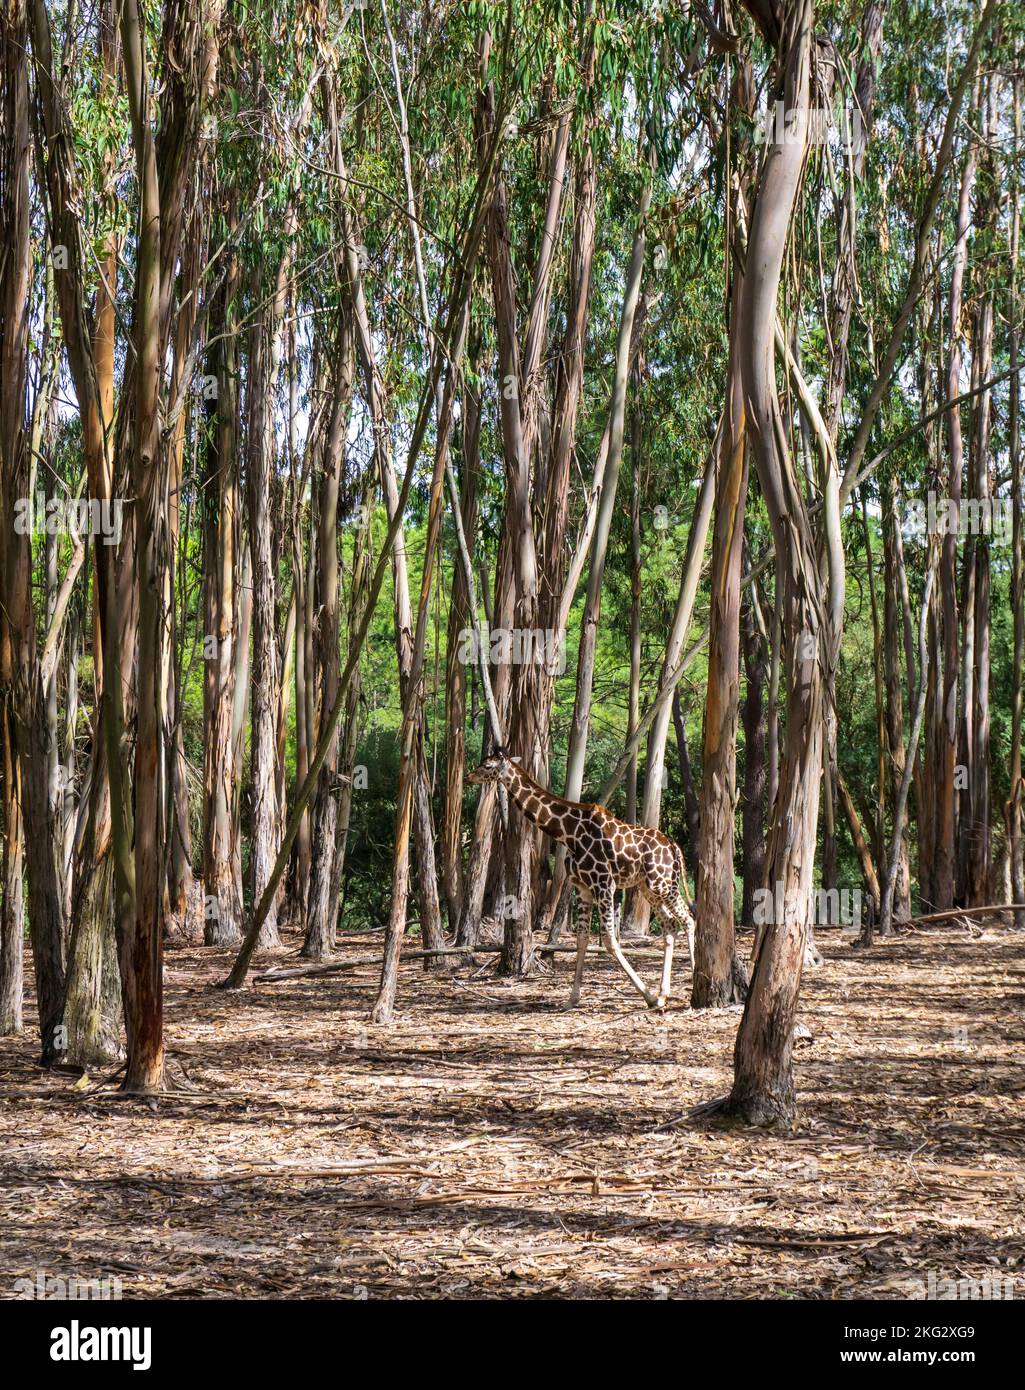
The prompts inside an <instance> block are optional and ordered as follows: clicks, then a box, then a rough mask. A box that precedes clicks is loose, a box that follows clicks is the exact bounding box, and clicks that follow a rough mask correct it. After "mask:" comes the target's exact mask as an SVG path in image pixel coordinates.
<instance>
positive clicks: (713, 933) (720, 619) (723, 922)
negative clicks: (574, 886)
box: [691, 275, 748, 1009]
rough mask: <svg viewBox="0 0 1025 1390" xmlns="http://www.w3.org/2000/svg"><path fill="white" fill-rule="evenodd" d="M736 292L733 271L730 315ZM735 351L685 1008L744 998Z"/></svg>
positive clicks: (715, 540) (715, 561)
mask: <svg viewBox="0 0 1025 1390" xmlns="http://www.w3.org/2000/svg"><path fill="white" fill-rule="evenodd" d="M742 296H743V277H742V276H740V275H738V276H737V277H736V279H735V281H734V284H733V289H732V294H731V314H730V318H731V321H734V320H735V319H736V318H737V315H738V312H739V306H740V302H741V298H742ZM739 356H740V349H739V345H738V343H737V341H736V339H733V341H732V342H731V350H730V366H729V373H728V377H727V383H728V384H727V402H726V410H725V412H724V416H723V428H722V432H721V435H720V441H719V467H718V470H717V477H716V487H715V527H714V530H713V532H712V570H711V579H710V590H711V611H710V615H709V643H708V685H707V694H706V699H705V742H704V751H703V754H702V760H701V813H700V815H701V822H700V824H701V841H700V846H699V850H698V875H697V904H698V906H697V913H696V918H697V930H696V931H695V933H694V961H693V989H692V993H691V1007H692V1008H695V1009H699V1008H705V1009H707V1008H720V1007H722V1006H724V1005H726V1004H733V1003H736V1002H738V1001H739V1000H742V999H743V997H744V987H745V985H746V980H745V977H744V971H743V967H742V966H741V964H740V961H739V959H738V957H737V953H736V934H735V927H734V914H735V912H736V903H735V889H734V864H733V856H734V834H735V826H736V806H737V786H736V780H737V778H736V774H737V718H738V713H739V703H740V578H741V560H742V559H743V550H744V510H745V504H746V500H747V472H748V468H747V430H746V418H745V411H744V397H743V385H742V382H741V377H740V361H739Z"/></svg>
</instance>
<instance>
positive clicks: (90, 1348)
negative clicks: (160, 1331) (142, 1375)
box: [50, 1319, 153, 1371]
mask: <svg viewBox="0 0 1025 1390" xmlns="http://www.w3.org/2000/svg"><path fill="white" fill-rule="evenodd" d="M152 1338H153V1333H152V1329H151V1328H148V1327H83V1326H82V1325H81V1323H79V1322H78V1320H77V1319H75V1320H73V1321H72V1323H71V1325H70V1326H69V1327H55V1328H54V1329H53V1331H52V1332H51V1333H50V1360H51V1361H130V1362H131V1363H132V1370H133V1371H148V1370H149V1368H150V1365H151V1364H152V1360H153V1355H152Z"/></svg>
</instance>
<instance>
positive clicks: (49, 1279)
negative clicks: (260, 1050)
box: [14, 1024, 121, 1303]
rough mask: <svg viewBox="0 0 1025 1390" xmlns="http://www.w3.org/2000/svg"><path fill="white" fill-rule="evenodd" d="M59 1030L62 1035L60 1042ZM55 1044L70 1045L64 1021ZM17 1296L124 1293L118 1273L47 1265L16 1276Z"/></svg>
mask: <svg viewBox="0 0 1025 1390" xmlns="http://www.w3.org/2000/svg"><path fill="white" fill-rule="evenodd" d="M58 1032H59V1033H60V1035H61V1038H60V1042H59V1044H58V1041H57V1039H58ZM54 1046H59V1047H60V1048H64V1047H66V1046H67V1029H66V1028H65V1027H64V1025H63V1024H58V1026H57V1028H55V1029H54ZM14 1296H15V1298H31V1299H42V1300H45V1299H51V1300H53V1301H55V1302H61V1303H63V1302H77V1301H79V1300H85V1299H97V1300H98V1301H100V1302H103V1303H108V1302H110V1301H112V1300H114V1299H119V1298H120V1297H121V1280H120V1279H119V1278H118V1277H117V1275H116V1274H105V1275H104V1276H103V1278H102V1279H80V1278H78V1277H77V1275H74V1274H71V1275H69V1276H68V1277H67V1278H66V1279H65V1278H64V1276H63V1275H61V1274H47V1272H46V1270H45V1269H37V1270H36V1277H35V1278H34V1279H15V1281H14Z"/></svg>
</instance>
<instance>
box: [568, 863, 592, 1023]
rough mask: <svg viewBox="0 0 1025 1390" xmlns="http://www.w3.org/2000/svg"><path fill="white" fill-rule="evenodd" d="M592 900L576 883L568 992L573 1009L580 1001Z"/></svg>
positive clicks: (586, 891) (589, 931)
mask: <svg viewBox="0 0 1025 1390" xmlns="http://www.w3.org/2000/svg"><path fill="white" fill-rule="evenodd" d="M593 906H594V904H593V900H592V898H591V894H590V893H589V892H588V890H587V889H586V888H582V887H581V886H580V885H579V884H577V963H576V970H575V971H574V973H573V985H572V988H571V989H570V992H569V1006H570V1008H571V1009H575V1008H576V1006H577V1005H578V1004H579V1003H580V986H581V985H582V984H583V981H584V958H585V957H586V955H587V943H588V941H589V939H590V936H591V913H592V911H593Z"/></svg>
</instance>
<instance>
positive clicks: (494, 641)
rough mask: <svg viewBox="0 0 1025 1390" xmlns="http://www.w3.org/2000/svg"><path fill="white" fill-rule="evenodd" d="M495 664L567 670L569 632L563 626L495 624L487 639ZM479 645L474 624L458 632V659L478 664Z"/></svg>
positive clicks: (553, 671) (550, 671) (556, 671)
mask: <svg viewBox="0 0 1025 1390" xmlns="http://www.w3.org/2000/svg"><path fill="white" fill-rule="evenodd" d="M484 641H485V642H486V643H487V644H488V659H489V660H490V662H491V664H492V666H527V665H530V664H531V663H533V664H534V665H535V666H543V667H544V668H545V670H546V671H547V672H548V674H549V675H558V676H561V675H562V674H563V672H564V671H565V669H566V632H565V629H563V628H558V629H555V628H531V627H526V628H523V627H494V628H492V629H491V631H490V633H489V634H487V635H486V636H485V638H484ZM478 653H479V648H478V645H477V634H476V632H475V631H474V630H473V628H472V627H464V628H463V630H462V631H461V632H460V634H459V660H460V661H461V662H462V664H463V665H464V666H468V665H470V663H471V662H472V663H476V661H477V658H478Z"/></svg>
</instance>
